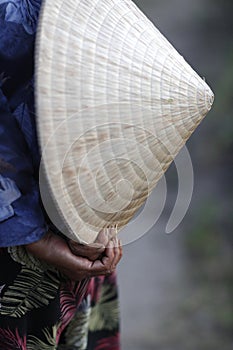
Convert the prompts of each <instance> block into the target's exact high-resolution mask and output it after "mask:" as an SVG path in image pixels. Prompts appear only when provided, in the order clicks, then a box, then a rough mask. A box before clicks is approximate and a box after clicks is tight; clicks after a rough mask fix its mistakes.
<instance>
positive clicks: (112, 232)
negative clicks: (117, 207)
mask: <svg viewBox="0 0 233 350" xmlns="http://www.w3.org/2000/svg"><path fill="white" fill-rule="evenodd" d="M116 234H117V224H115V225H109V226H108V227H106V228H103V229H102V230H100V232H99V233H98V236H97V238H96V240H95V243H100V244H103V245H104V246H105V247H106V246H107V244H108V242H109V241H110V239H112V238H113V237H115V236H116Z"/></svg>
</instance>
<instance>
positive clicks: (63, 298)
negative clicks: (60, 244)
mask: <svg viewBox="0 0 233 350" xmlns="http://www.w3.org/2000/svg"><path fill="white" fill-rule="evenodd" d="M0 264H1V269H0V350H16V349H20V350H52V349H58V350H105V349H108V350H119V349H120V345H119V308H118V295H117V285H116V276H115V274H112V275H110V276H108V277H95V278H91V279H88V280H83V281H81V282H77V283H75V282H72V281H70V280H65V279H63V278H62V277H61V275H60V274H59V272H58V271H57V270H55V269H51V267H48V266H46V265H43V264H42V263H41V262H40V261H39V260H37V259H35V258H34V257H33V256H31V255H30V254H28V253H27V251H26V250H25V249H24V248H23V247H14V248H0Z"/></svg>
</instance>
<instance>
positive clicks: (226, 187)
mask: <svg viewBox="0 0 233 350" xmlns="http://www.w3.org/2000/svg"><path fill="white" fill-rule="evenodd" d="M135 2H136V3H137V5H138V6H139V7H140V8H141V9H142V11H143V12H145V13H146V14H147V15H148V17H149V18H150V19H151V20H152V21H153V22H154V24H155V25H156V26H157V27H158V28H159V29H160V31H161V32H162V33H163V34H164V35H165V36H166V37H167V38H168V40H169V41H170V42H171V43H172V44H173V45H174V46H175V48H176V49H177V50H178V51H179V52H180V53H181V54H182V55H183V56H184V57H185V59H186V60H187V61H188V62H189V63H190V64H191V66H192V67H193V68H194V69H195V70H196V71H197V72H198V73H199V74H200V75H201V76H203V77H205V78H206V80H207V83H208V84H209V85H210V86H211V87H212V89H213V91H214V93H215V96H216V99H215V104H214V108H213V110H212V111H211V112H210V113H209V114H208V116H207V118H206V119H205V120H204V121H203V123H202V124H201V125H200V126H199V128H198V129H197V131H196V132H195V133H194V135H193V136H192V137H191V139H190V140H189V141H188V144H187V146H188V149H189V152H190V154H191V157H192V162H193V167H194V177H195V178H194V180H195V183H194V192H193V198H192V202H191V205H190V207H189V210H188V213H187V215H186V216H185V218H184V220H183V222H182V223H181V224H180V225H179V227H178V228H177V229H176V230H175V231H174V232H173V233H172V234H170V235H167V234H166V233H165V226H166V223H167V220H168V218H169V215H170V213H171V210H172V208H173V206H174V201H175V198H176V194H177V188H178V184H177V173H176V169H175V167H174V165H173V166H171V168H170V169H169V171H168V173H167V175H166V180H167V185H168V196H167V200H166V205H165V209H164V211H163V213H162V215H161V217H160V219H159V221H158V222H157V223H156V225H155V226H154V227H153V228H152V229H150V231H149V232H148V233H147V234H146V235H144V236H143V237H142V238H140V239H138V240H137V241H136V242H134V243H131V244H129V245H127V246H125V247H124V257H123V260H122V262H121V264H120V267H119V282H120V300H121V314H122V347H123V350H157V349H158V350H230V349H231V350H232V349H233V300H232V296H233V264H232V244H233V235H232V230H233V213H232V208H233V181H232V180H233V178H232V177H233V112H232V107H233V1H232V0H221V1H220V0H136V1H135ZM152 196H155V194H152ZM150 215H151V216H152V217H153V211H152V212H151V213H150ZM145 220H146V219H145Z"/></svg>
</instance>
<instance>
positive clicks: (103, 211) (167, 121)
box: [36, 0, 213, 243]
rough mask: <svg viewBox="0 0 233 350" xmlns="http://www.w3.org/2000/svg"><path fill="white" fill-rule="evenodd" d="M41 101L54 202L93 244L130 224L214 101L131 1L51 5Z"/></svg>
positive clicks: (43, 25)
mask: <svg viewBox="0 0 233 350" xmlns="http://www.w3.org/2000/svg"><path fill="white" fill-rule="evenodd" d="M36 97H37V114H38V129H39V139H40V145H41V148H42V152H43V163H44V168H45V173H46V178H47V181H48V184H49V187H50V190H51V196H52V198H53V201H54V202H55V206H56V209H57V211H58V213H59V215H60V216H61V218H62V222H63V223H64V224H65V227H66V229H65V232H64V233H65V234H66V235H67V236H69V237H71V238H73V239H75V240H77V241H82V242H87V243H89V242H93V241H94V240H95V238H96V235H97V233H98V231H99V230H100V229H101V228H103V227H106V226H108V225H109V224H113V223H117V224H118V227H119V228H122V227H124V226H125V225H126V224H127V223H128V222H129V220H130V219H131V218H132V217H133V215H134V214H135V212H136V211H137V210H138V209H139V208H140V207H141V206H142V204H144V203H145V201H146V198H147V197H148V195H149V194H150V193H151V191H152V190H153V188H154V187H155V186H156V184H157V182H158V180H159V179H160V178H161V176H162V175H163V174H164V172H165V171H166V169H167V168H168V166H169V165H170V163H171V162H172V160H173V159H174V157H175V156H176V155H177V153H178V152H179V150H180V149H181V147H182V146H183V145H184V144H185V142H186V141H187V139H188V138H189V137H190V135H191V134H192V132H193V131H194V130H195V128H196V127H197V126H198V124H199V123H200V122H201V120H202V119H203V117H204V116H205V115H206V114H207V112H208V111H209V110H210V108H211V105H212V103H213V93H212V91H211V90H210V88H209V87H208V86H207V84H206V83H205V82H204V80H203V79H201V78H200V77H199V76H198V75H197V74H196V73H195V72H194V71H193V69H192V68H191V67H190V66H189V65H188V64H187V63H186V62H185V60H184V59H183V58H182V57H181V56H180V55H179V54H178V52H177V51H176V50H175V49H174V48H173V46H172V45H171V44H170V43H169V42H168V41H167V39H166V38H165V37H164V36H163V35H162V34H161V33H160V32H159V31H158V29H156V28H155V26H154V25H153V24H152V23H151V22H150V21H149V20H148V19H147V18H146V16H145V15H144V14H143V13H142V12H141V11H140V10H139V9H138V8H137V6H136V5H135V4H134V3H133V2H131V1H130V0H69V1H66V0H56V1H55V0H45V1H44V5H43V8H42V11H41V17H40V22H39V28H38V34H37V45H36ZM42 192H43V191H42ZM42 198H43V194H42ZM49 214H51V213H49ZM55 221H56V220H55ZM55 224H56V223H55Z"/></svg>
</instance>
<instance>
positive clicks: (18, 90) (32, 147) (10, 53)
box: [0, 0, 47, 247]
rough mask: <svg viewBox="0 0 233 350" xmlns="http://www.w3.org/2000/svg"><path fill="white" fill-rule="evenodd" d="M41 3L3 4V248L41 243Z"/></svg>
mask: <svg viewBox="0 0 233 350" xmlns="http://www.w3.org/2000/svg"><path fill="white" fill-rule="evenodd" d="M40 5H41V0H12V1H9V0H0V246H1V247H6V246H13V245H21V244H26V243H31V242H34V241H36V240H39V239H40V238H41V237H42V236H43V235H44V233H45V232H46V230H47V224H46V220H45V215H44V211H43V206H42V204H41V201H40V195H39V186H38V170H39V163H40V153H39V147H38V143H37V135H36V121H35V113H34V111H35V110H34V88H33V69H34V58H33V56H34V41H35V31H36V24H37V19H38V14H39V10H40Z"/></svg>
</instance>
